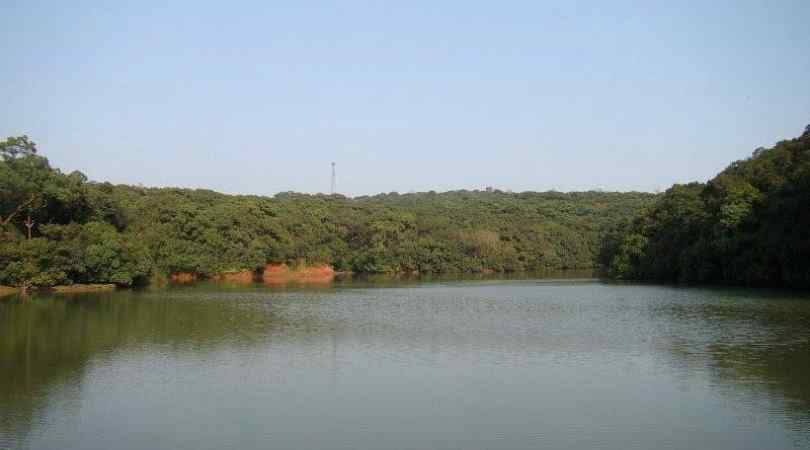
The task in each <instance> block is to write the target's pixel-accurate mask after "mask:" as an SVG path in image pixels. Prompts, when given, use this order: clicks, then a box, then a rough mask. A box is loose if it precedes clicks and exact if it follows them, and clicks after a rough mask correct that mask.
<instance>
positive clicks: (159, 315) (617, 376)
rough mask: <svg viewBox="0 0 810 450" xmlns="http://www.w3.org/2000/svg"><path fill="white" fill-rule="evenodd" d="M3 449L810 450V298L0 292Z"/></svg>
mask: <svg viewBox="0 0 810 450" xmlns="http://www.w3.org/2000/svg"><path fill="white" fill-rule="evenodd" d="M0 379H2V381H3V382H2V383H0V413H1V414H0V448H7V447H8V448H37V449H39V448H43V449H49V448H54V449H56V448H59V449H69V448H77V449H78V448H82V449H95V448H98V449H103V448H195V449H197V448H268V447H276V448H347V449H348V448H537V447H550V448H595V447H598V448H617V449H618V448H649V447H653V446H655V447H657V448H673V449H674V448H751V449H762V448H806V447H808V446H810V299H807V298H802V296H799V295H797V294H789V293H780V292H771V291H749V290H728V289H698V288H675V287H663V286H651V285H646V286H641V285H612V284H604V283H600V282H597V281H594V280H586V279H578V280H571V279H568V280H560V279H543V280H530V279H524V280H507V279H501V280H498V279H495V280H493V279H472V280H457V279H447V278H443V279H438V280H434V281H433V282H430V283H425V282H423V281H420V280H412V279H404V280H391V279H373V278H372V279H353V280H345V281H342V282H338V283H336V284H334V285H330V286H318V287H301V286H289V287H286V288H278V289H268V288H266V287H262V286H225V285H213V284H208V285H205V284H204V285H197V286H193V287H188V286H183V287H174V288H168V289H154V290H145V291H121V292H113V293H94V294H83V295H72V296H66V295H38V296H34V297H31V298H28V299H20V298H12V299H6V300H3V301H0Z"/></svg>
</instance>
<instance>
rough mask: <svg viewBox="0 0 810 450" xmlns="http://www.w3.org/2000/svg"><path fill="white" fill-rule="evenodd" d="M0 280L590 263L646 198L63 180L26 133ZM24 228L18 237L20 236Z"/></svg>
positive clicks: (18, 150) (2, 188)
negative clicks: (283, 268)
mask: <svg viewBox="0 0 810 450" xmlns="http://www.w3.org/2000/svg"><path fill="white" fill-rule="evenodd" d="M0 152H1V153H2V162H0V226H1V227H2V242H1V243H0V284H5V285H14V286H51V285H57V284H70V283H116V284H119V285H131V284H133V283H140V282H144V281H146V280H148V279H149V278H150V277H151V276H153V275H166V274H170V273H175V272H191V273H194V274H197V275H199V276H201V277H206V276H213V275H215V274H218V273H223V272H232V271H240V270H258V269H259V268H261V267H263V266H264V265H265V264H267V263H288V264H313V263H326V264H330V265H332V266H333V267H334V268H335V269H336V270H340V271H353V272H366V273H402V272H419V273H438V272H443V273H449V272H488V271H503V272H507V271H524V270H546V269H565V268H590V267H594V265H595V264H596V259H597V255H598V254H599V250H600V246H601V240H602V237H603V234H604V231H605V230H608V229H615V228H616V227H617V226H618V224H619V223H621V222H622V221H627V219H628V218H630V217H632V216H634V215H636V214H637V213H638V212H639V211H640V209H641V208H642V207H644V206H646V205H649V204H650V203H651V202H652V200H653V198H654V196H653V195H652V194H646V193H610V192H580V193H559V192H545V193H535V192H523V193H507V192H501V191H497V190H496V191H492V192H488V191H454V192H445V193H435V192H427V193H417V194H396V193H391V194H381V195H376V196H370V197H358V198H346V197H343V196H340V195H304V194H296V193H282V194H278V195H276V196H274V197H258V196H241V195H240V196H232V195H224V194H219V193H216V192H212V191H207V190H191V189H174V188H141V187H134V186H115V185H111V184H108V183H95V182H89V181H88V180H87V178H86V177H85V176H84V175H82V174H81V173H78V172H74V173H70V174H63V173H62V172H60V171H59V170H58V169H55V168H52V167H51V166H50V165H49V163H48V161H47V159H46V158H44V157H43V156H41V155H40V154H39V153H37V149H36V146H35V145H34V144H33V143H32V142H31V141H29V140H28V139H27V138H26V137H19V138H9V139H7V140H6V141H3V142H1V143H0ZM29 233H30V234H29Z"/></svg>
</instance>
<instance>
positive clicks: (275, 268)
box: [262, 264, 335, 284]
mask: <svg viewBox="0 0 810 450" xmlns="http://www.w3.org/2000/svg"><path fill="white" fill-rule="evenodd" d="M334 278H335V270H334V269H332V267H331V266H328V265H325V264H323V265H317V266H301V267H299V268H296V269H295V270H291V269H290V268H289V266H287V265H286V264H268V265H267V266H265V268H264V273H262V281H264V282H265V283H267V284H285V283H330V282H331V281H332V280H334Z"/></svg>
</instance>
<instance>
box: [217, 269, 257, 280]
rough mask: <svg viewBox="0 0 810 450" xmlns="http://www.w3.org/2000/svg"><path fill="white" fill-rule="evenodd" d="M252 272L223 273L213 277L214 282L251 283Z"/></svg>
mask: <svg viewBox="0 0 810 450" xmlns="http://www.w3.org/2000/svg"><path fill="white" fill-rule="evenodd" d="M253 278H254V276H253V272H251V271H249V270H244V271H242V272H223V273H219V274H216V275H214V277H213V280H214V281H221V282H225V283H253Z"/></svg>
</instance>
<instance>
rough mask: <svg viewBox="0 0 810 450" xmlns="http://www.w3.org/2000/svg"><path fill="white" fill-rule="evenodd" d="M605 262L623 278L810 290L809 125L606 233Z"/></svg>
mask: <svg viewBox="0 0 810 450" xmlns="http://www.w3.org/2000/svg"><path fill="white" fill-rule="evenodd" d="M600 259H601V262H602V263H603V265H604V267H605V268H606V269H607V273H608V275H610V276H611V277H614V278H619V279H633V280H663V281H679V282H700V283H724V284H740V285H752V286H786V287H804V288H807V287H810V126H808V127H807V128H806V130H805V132H804V134H803V135H802V136H800V137H798V138H796V139H791V140H786V141H782V142H779V143H777V144H776V145H775V146H774V147H773V148H769V149H765V148H759V149H757V150H756V151H755V152H754V154H753V155H752V156H751V157H750V158H748V159H746V160H743V161H737V162H734V163H732V164H731V165H730V166H729V167H728V168H727V169H725V170H724V171H722V172H721V173H720V174H718V175H717V176H716V177H715V178H713V179H712V180H711V181H709V182H708V183H690V184H685V185H675V186H673V187H672V188H670V189H669V190H667V191H666V192H665V193H664V194H663V195H662V196H661V197H660V198H658V199H657V200H656V202H655V203H654V204H653V205H651V206H650V207H648V208H647V209H646V210H645V211H644V212H643V213H642V214H641V215H639V216H638V217H637V218H635V219H634V220H632V221H630V222H628V223H626V224H624V225H623V226H620V227H617V229H615V230H612V231H611V232H610V233H607V235H606V239H605V241H604V245H603V249H602V252H601V258H600Z"/></svg>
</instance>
